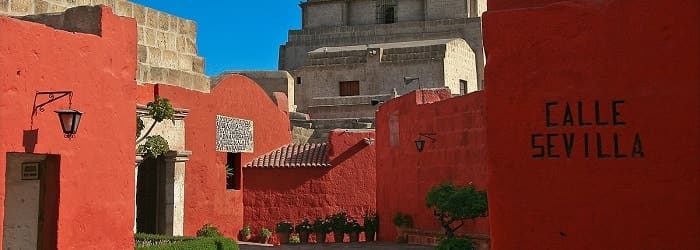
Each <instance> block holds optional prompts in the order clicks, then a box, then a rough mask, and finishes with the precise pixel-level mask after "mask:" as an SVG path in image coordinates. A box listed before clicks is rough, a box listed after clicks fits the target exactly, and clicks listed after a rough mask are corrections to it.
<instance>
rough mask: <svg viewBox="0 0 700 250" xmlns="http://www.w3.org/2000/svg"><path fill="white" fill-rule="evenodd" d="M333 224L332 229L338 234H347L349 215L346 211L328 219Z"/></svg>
mask: <svg viewBox="0 0 700 250" xmlns="http://www.w3.org/2000/svg"><path fill="white" fill-rule="evenodd" d="M328 219H329V221H330V222H331V228H332V229H333V231H336V232H345V228H346V224H347V223H348V214H347V213H346V212H345V211H340V212H338V213H335V214H333V215H331V216H329V217H328Z"/></svg>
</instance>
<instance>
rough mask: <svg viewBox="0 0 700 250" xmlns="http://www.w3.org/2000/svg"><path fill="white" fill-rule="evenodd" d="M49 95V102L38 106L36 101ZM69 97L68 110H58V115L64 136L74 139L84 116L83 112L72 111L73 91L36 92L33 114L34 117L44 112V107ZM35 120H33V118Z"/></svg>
mask: <svg viewBox="0 0 700 250" xmlns="http://www.w3.org/2000/svg"><path fill="white" fill-rule="evenodd" d="M43 95H47V96H48V97H49V100H47V101H45V102H43V103H41V104H39V105H37V104H36V99H37V97H39V96H43ZM65 96H68V109H59V110H56V111H55V112H56V114H58V120H59V121H60V122H61V129H62V130H63V136H64V137H66V138H73V137H75V134H76V133H77V132H78V125H80V118H82V116H83V112H80V111H78V110H75V109H72V108H71V105H72V104H73V91H48V92H36V95H35V96H34V110H33V112H32V117H34V115H36V111H37V110H38V111H41V112H44V106H46V105H47V104H49V103H52V102H54V101H56V100H58V99H61V98H63V97H65ZM32 119H33V118H32Z"/></svg>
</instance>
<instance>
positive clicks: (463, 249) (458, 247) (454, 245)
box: [435, 238, 476, 250]
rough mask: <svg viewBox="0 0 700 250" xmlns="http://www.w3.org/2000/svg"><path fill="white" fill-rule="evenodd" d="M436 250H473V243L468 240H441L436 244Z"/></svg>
mask: <svg viewBox="0 0 700 250" xmlns="http://www.w3.org/2000/svg"><path fill="white" fill-rule="evenodd" d="M435 249H436V250H475V249H476V248H474V242H472V241H471V240H470V239H468V238H451V239H443V240H441V241H440V243H438V245H437V247H435Z"/></svg>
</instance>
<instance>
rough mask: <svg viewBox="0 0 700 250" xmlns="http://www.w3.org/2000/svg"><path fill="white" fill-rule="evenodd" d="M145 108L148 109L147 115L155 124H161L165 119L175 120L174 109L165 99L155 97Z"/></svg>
mask: <svg viewBox="0 0 700 250" xmlns="http://www.w3.org/2000/svg"><path fill="white" fill-rule="evenodd" d="M146 107H148V115H149V116H151V117H152V118H153V120H155V121H156V122H162V121H164V120H166V119H167V120H171V121H172V120H173V119H174V118H175V109H174V108H173V105H171V104H170V100H168V99H167V98H160V97H158V96H157V97H156V99H155V100H154V101H152V102H149V103H148V104H146Z"/></svg>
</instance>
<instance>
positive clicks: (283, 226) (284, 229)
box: [275, 221, 294, 233]
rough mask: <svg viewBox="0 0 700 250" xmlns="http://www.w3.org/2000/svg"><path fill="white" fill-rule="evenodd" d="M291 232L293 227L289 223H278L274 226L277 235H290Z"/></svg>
mask: <svg viewBox="0 0 700 250" xmlns="http://www.w3.org/2000/svg"><path fill="white" fill-rule="evenodd" d="M292 231H294V226H293V225H292V223H291V222H289V221H280V222H279V223H277V226H275V232H278V233H291V232H292Z"/></svg>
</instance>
